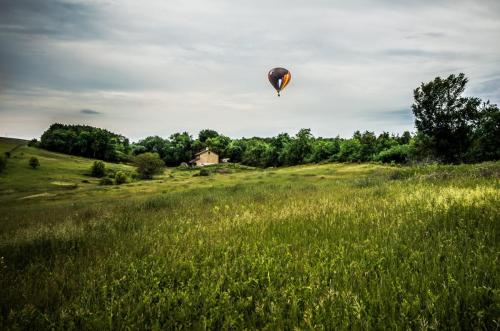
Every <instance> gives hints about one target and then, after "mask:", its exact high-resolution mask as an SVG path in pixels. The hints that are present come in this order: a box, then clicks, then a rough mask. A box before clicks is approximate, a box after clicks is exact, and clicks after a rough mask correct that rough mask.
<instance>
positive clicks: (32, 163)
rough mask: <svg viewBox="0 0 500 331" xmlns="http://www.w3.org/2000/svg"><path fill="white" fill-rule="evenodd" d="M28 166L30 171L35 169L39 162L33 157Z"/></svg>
mask: <svg viewBox="0 0 500 331" xmlns="http://www.w3.org/2000/svg"><path fill="white" fill-rule="evenodd" d="M29 165H30V167H31V168H32V169H36V168H38V167H39V166H40V161H38V159H37V158H36V157H34V156H32V157H30V160H29Z"/></svg>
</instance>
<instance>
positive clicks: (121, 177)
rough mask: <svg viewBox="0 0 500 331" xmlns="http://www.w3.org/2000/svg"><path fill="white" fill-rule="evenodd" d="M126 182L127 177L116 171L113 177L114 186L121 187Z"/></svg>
mask: <svg viewBox="0 0 500 331" xmlns="http://www.w3.org/2000/svg"><path fill="white" fill-rule="evenodd" d="M126 182H128V176H127V175H126V174H125V173H124V172H123V171H118V172H117V173H116V175H115V184H117V185H121V184H125V183H126Z"/></svg>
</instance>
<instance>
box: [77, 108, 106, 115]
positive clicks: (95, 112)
mask: <svg viewBox="0 0 500 331" xmlns="http://www.w3.org/2000/svg"><path fill="white" fill-rule="evenodd" d="M80 113H82V114H86V115H99V114H102V113H101V112H99V111H95V110H92V109H81V110H80Z"/></svg>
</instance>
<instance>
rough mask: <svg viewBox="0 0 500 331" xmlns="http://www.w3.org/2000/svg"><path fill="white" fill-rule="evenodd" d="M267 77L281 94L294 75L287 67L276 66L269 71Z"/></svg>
mask: <svg viewBox="0 0 500 331" xmlns="http://www.w3.org/2000/svg"><path fill="white" fill-rule="evenodd" d="M267 78H268V79H269V82H270V83H271V85H272V86H273V87H274V88H275V89H276V91H278V96H279V95H280V92H281V91H282V90H283V89H284V88H285V87H286V86H287V85H288V83H290V79H292V75H291V74H290V71H288V70H287V69H285V68H274V69H271V70H270V71H269V73H268V74H267Z"/></svg>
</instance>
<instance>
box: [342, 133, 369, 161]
mask: <svg viewBox="0 0 500 331" xmlns="http://www.w3.org/2000/svg"><path fill="white" fill-rule="evenodd" d="M362 155H363V145H361V142H360V141H359V140H358V139H356V138H353V139H349V140H345V141H343V142H341V143H340V150H339V153H338V155H337V157H336V160H337V161H340V162H359V161H361V159H362Z"/></svg>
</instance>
